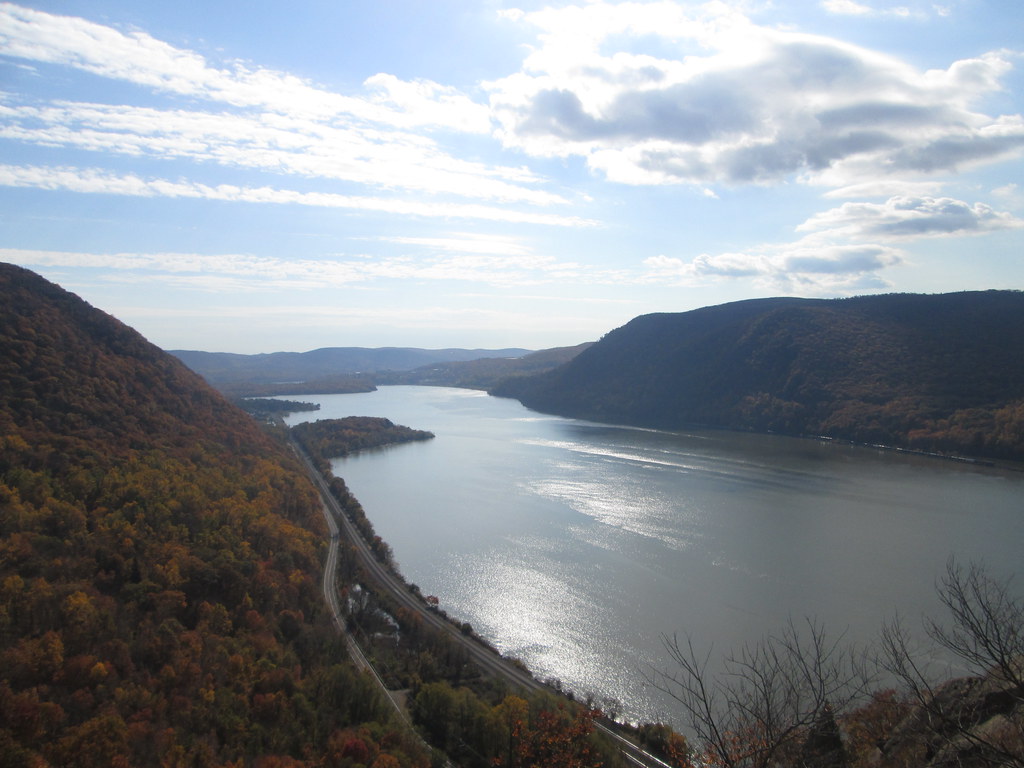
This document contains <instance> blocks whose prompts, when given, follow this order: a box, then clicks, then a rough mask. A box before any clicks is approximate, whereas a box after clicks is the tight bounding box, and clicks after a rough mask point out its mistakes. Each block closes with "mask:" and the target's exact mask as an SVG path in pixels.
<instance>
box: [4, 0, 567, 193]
mask: <svg viewBox="0 0 1024 768" xmlns="http://www.w3.org/2000/svg"><path fill="white" fill-rule="evenodd" d="M0 53H2V54H4V55H6V56H9V57H13V58H15V59H18V58H20V59H25V60H28V61H31V62H37V63H46V64H52V65H58V66H64V67H72V68H75V69H78V70H82V71H86V72H90V73H92V74H94V75H97V76H99V77H104V78H109V79H112V80H118V81H122V82H128V83H133V84H135V85H138V86H140V87H142V88H145V89H149V90H152V91H156V92H160V93H163V94H169V95H171V96H180V97H187V98H186V99H177V100H176V102H175V103H178V104H180V105H183V106H181V107H179V108H177V109H166V108H165V109H156V108H153V107H152V106H145V107H144V106H138V105H133V104H96V103H81V102H75V101H67V100H64V101H51V102H45V103H19V102H18V100H17V97H15V96H13V95H11V94H2V93H0V138H5V139H9V140H12V141H17V142H22V143H26V144H34V145H37V146H40V147H47V148H53V147H58V148H64V149H74V150H87V151H90V152H96V153H99V154H104V155H120V156H129V157H145V158H157V159H163V160H175V161H188V162H193V163H202V164H205V165H207V166H211V165H213V166H222V167H228V168H243V169H251V170H256V171H259V172H263V173H272V174H289V175H298V176H304V177H308V178H316V179H325V180H329V181H342V182H354V183H357V184H362V185H366V186H371V187H376V188H378V189H388V190H393V189H405V190H410V191H413V192H423V193H429V194H438V195H458V196H461V197H464V198H468V199H472V200H474V201H475V200H485V201H492V202H497V203H513V204H515V203H526V204H529V205H536V206H551V205H564V204H566V203H567V202H568V201H567V200H566V198H565V197H563V196H562V195H560V194H557V193H554V192H551V191H547V190H544V189H540V188H538V187H539V186H541V185H543V184H544V183H545V180H544V179H542V178H540V177H539V176H537V175H536V174H533V173H531V172H530V171H528V170H527V169H525V168H523V167H507V166H495V165H490V164H487V163H485V162H479V161H471V160H463V159H460V158H458V157H456V156H454V155H453V153H452V152H451V151H449V150H446V149H445V148H444V147H443V146H442V143H441V142H442V141H443V140H444V139H445V137H446V136H447V135H448V133H449V132H451V131H457V132H460V133H466V132H468V133H476V134H488V133H489V132H490V131H491V121H490V117H489V107H488V106H486V105H485V104H479V103H476V102H474V101H473V100H472V99H471V98H470V97H469V96H468V95H467V94H465V93H462V92H460V91H458V90H457V89H455V88H452V87H449V86H444V85H441V84H438V83H435V82H431V81H429V80H416V81H411V82H410V81H403V80H400V79H399V78H397V77H395V76H393V75H389V74H386V73H379V74H377V75H374V76H373V77H370V78H368V79H367V80H366V82H365V84H364V85H365V94H363V95H356V96H352V95H343V94H339V93H335V92H332V91H329V90H326V89H324V88H320V87H317V86H315V85H313V84H311V83H308V82H305V81H303V80H301V79H299V78H296V77H294V76H292V75H289V74H287V73H282V72H276V71H272V70H268V69H263V68H258V67H252V66H249V65H246V64H242V63H231V64H228V65H226V66H220V67H217V66H213V65H211V63H210V62H208V61H207V60H206V59H205V58H204V57H203V56H201V55H199V54H197V53H195V52H193V51H188V50H182V49H179V48H175V47H174V46H171V45H169V44H167V43H164V42H162V41H160V40H157V39H155V38H153V37H151V36H149V35H147V34H145V33H143V32H138V31H132V32H122V31H120V30H117V29H114V28H112V27H108V26H104V25H101V24H96V23H94V22H90V21H87V20H85V19H80V18H74V17H66V16H57V15H53V14H49V13H45V12H42V11H36V10H32V9H28V8H23V7H19V6H15V5H10V4H3V5H0ZM196 99H201V100H205V101H206V102H207V103H208V104H210V105H211V109H207V110H201V109H197V108H196V107H195V103H196V101H195V100H196ZM437 129H443V132H442V134H441V135H440V136H438V135H433V134H435V133H436V130H437ZM449 138H450V136H449ZM456 150H457V148H456Z"/></svg>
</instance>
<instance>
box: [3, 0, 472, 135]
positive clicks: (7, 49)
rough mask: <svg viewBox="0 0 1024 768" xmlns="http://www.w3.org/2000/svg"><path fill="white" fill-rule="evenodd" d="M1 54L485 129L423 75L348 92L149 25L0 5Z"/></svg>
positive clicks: (332, 110)
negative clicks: (120, 25)
mask: <svg viewBox="0 0 1024 768" xmlns="http://www.w3.org/2000/svg"><path fill="white" fill-rule="evenodd" d="M0 53H3V54H4V55H7V56H11V57H15V58H21V59H28V60H30V61H37V62H43V63H48V64H59V65H64V66H69V67H74V68H76V69H80V70H83V71H85V72H90V73H92V74H94V75H98V76H100V77H106V78H111V79H115V80H122V81H125V82H129V83H134V84H136V85H140V86H144V87H147V88H152V89H155V90H158V91H163V92H166V93H172V94H177V95H181V96H191V97H198V98H203V99H208V100H210V101H214V102H220V103H224V104H230V105H232V106H234V107H243V108H258V109H265V110H270V111H273V112H277V113H280V114H286V115H302V116H305V117H310V118H315V119H325V118H336V117H344V118H357V119H362V120H368V121H371V122H374V123H381V124H389V125H395V126H402V127H408V126H410V125H427V126H440V127H449V128H459V129H461V130H465V129H467V127H468V128H471V129H472V130H477V131H479V130H486V128H485V127H484V126H483V123H482V122H481V119H480V111H479V109H475V108H474V107H473V105H472V103H471V102H470V101H469V99H468V98H466V97H464V96H462V95H461V94H458V93H457V92H456V91H455V90H454V89H451V88H445V87H442V86H438V85H437V84H435V83H429V82H426V81H421V82H418V83H411V84H405V85H404V88H403V84H402V83H401V82H400V81H398V80H397V79H395V78H391V79H388V78H387V76H378V78H380V77H383V78H384V79H383V80H375V79H374V78H371V79H370V81H368V82H369V83H370V85H371V86H374V87H375V88H377V89H379V90H380V92H381V93H382V94H383V97H381V96H380V95H378V98H377V99H375V100H371V99H361V98H357V97H352V96H344V95H342V94H338V93H334V92H331V91H328V90H325V89H323V88H318V87H316V86H315V85H313V84H311V83H309V82H307V81H305V80H302V79H301V78H298V77H295V76H294V75H289V74H287V73H284V72H276V71H274V70H269V69H263V68H259V67H256V68H253V67H250V66H248V65H246V64H243V63H240V62H236V63H234V64H232V65H230V66H229V67H226V68H221V69H218V68H217V67H214V66H211V65H210V63H209V62H207V60H206V59H205V58H204V57H203V56H201V55H199V54H198V53H195V52H193V51H187V50H182V49H179V48H175V47H174V46H172V45H169V44H167V43H165V42H163V41H161V40H157V39H156V38H153V37H151V36H150V35H148V34H146V33H145V32H141V31H132V32H121V31H119V30H116V29H114V28H112V27H108V26H104V25H102V24H97V23H95V22H91V21H87V20H86V19H82V18H76V17H72V16H57V15H54V14H49V13H45V12H43V11H37V10H33V9H31V8H24V7H21V6H17V5H12V4H8V3H5V4H3V5H0ZM396 94H400V96H401V97H396Z"/></svg>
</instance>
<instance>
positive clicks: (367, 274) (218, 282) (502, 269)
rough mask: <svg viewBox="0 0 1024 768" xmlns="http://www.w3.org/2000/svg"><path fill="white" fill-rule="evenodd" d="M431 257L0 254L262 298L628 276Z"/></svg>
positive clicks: (460, 255) (507, 260)
mask: <svg viewBox="0 0 1024 768" xmlns="http://www.w3.org/2000/svg"><path fill="white" fill-rule="evenodd" d="M409 240H410V241H411V242H409V243H408V244H412V245H423V244H426V245H427V246H428V251H429V252H430V253H429V254H428V255H426V256H422V255H420V256H416V255H408V254H406V255H401V256H391V257H379V258H376V257H368V256H352V257H347V258H338V257H335V258H323V259H283V258H276V257H265V256H253V255H251V254H194V253H81V252H73V251H40V250H27V249H15V248H0V260H2V261H6V262H9V263H13V264H19V265H22V266H27V267H49V268H55V267H56V268H63V269H96V270H103V272H104V276H103V278H102V279H103V280H105V281H107V282H123V283H159V284H160V285H163V286H178V287H188V288H192V289H198V290H202V291H209V292H220V291H228V290H229V291H232V292H239V291H241V292H264V291H269V290H275V289H280V288H287V289H290V290H306V289H313V288H326V287H341V286H348V287H351V286H355V285H369V284H371V283H373V282H374V281H378V280H410V279H412V280H420V281H464V282H471V283H478V284H487V285H495V286H514V285H521V286H527V285H542V284H564V283H566V282H567V281H568V282H574V283H581V282H586V283H601V284H614V283H617V282H620V281H621V280H622V278H623V276H622V275H621V274H619V273H611V272H606V271H602V270H595V269H593V268H590V267H586V266H584V265H580V264H577V263H575V262H569V261H559V260H558V259H555V258H553V257H549V256H540V255H536V254H532V253H486V252H482V251H481V252H454V253H441V254H438V253H436V251H435V249H433V248H431V247H429V242H430V239H429V238H422V239H414V238H410V239H409Z"/></svg>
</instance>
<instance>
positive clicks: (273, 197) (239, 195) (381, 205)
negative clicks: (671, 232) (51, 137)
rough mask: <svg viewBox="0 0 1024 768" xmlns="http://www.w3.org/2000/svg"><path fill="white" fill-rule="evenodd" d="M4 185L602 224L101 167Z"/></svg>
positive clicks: (7, 170)
mask: <svg viewBox="0 0 1024 768" xmlns="http://www.w3.org/2000/svg"><path fill="white" fill-rule="evenodd" d="M0 186H7V187H22V188H34V189H50V190H66V191H69V192H83V193H90V194H108V195H128V196H132V197H170V198H192V199H203V200H222V201H232V202H243V203H274V204H283V205H287V204H290V205H308V206H315V207H321V208H350V209H356V210H362V211H375V212H381V213H395V214H401V215H406V216H424V217H452V218H462V219H481V220H486V221H505V222H515V223H522V224H543V225H548V226H559V227H589V226H595V225H596V224H597V222H595V221H592V220H588V219H583V218H579V217H575V216H558V215H555V214H548V213H538V212H536V211H520V210H513V209H511V208H500V207H496V206H488V205H476V204H471V203H448V202H437V203H432V202H423V201H420V200H408V199H401V198H385V197H364V196H355V195H339V194H335V193H330V192H299V191H297V190H292V189H278V188H274V187H268V186H264V187H240V186H237V185H233V184H218V185H207V184H199V183H196V182H189V181H170V180H168V179H144V178H142V177H140V176H137V175H135V174H114V173H109V172H107V171H103V170H100V169H96V168H67V167H65V168H50V167H46V166H16V165H0Z"/></svg>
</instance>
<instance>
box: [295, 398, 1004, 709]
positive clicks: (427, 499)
mask: <svg viewBox="0 0 1024 768" xmlns="http://www.w3.org/2000/svg"><path fill="white" fill-rule="evenodd" d="M302 399H304V400H312V401H314V402H317V403H319V404H320V410H319V411H315V412H307V413H296V414H292V415H291V416H289V417H288V419H287V420H288V423H289V424H295V423H298V422H300V421H306V420H311V419H327V418H341V417H344V416H383V417H386V418H389V419H391V420H392V421H393V422H395V423H397V424H404V425H406V426H409V427H413V428H415V429H425V430H430V431H431V432H434V433H435V435H436V438H435V439H434V440H431V441H428V442H424V443H411V444H406V445H400V446H394V447H391V448H386V449H382V450H374V451H369V452H364V453H361V454H358V455H355V456H352V457H350V458H347V459H342V460H337V461H335V462H334V472H335V474H337V475H339V476H341V477H343V478H344V479H345V481H346V483H348V485H349V487H350V489H351V490H352V492H353V493H354V494H355V496H356V497H357V498H358V499H359V500H360V502H361V503H362V505H363V507H364V509H365V510H366V513H367V515H368V516H369V518H370V520H371V521H372V522H373V525H374V527H375V528H376V530H377V533H378V534H380V535H381V536H382V537H383V538H384V539H385V540H386V541H387V542H388V543H389V544H390V545H391V547H392V549H393V551H394V553H395V558H396V561H397V562H398V564H399V567H400V569H401V571H402V573H403V574H404V575H405V577H406V579H407V580H408V581H410V582H414V583H416V584H417V585H418V586H419V587H420V588H421V590H422V591H423V593H424V594H432V595H436V596H438V597H439V598H440V601H441V607H442V608H444V609H445V610H446V611H447V612H448V613H449V614H451V615H453V616H455V617H457V618H458V619H460V620H462V621H468V622H470V623H471V624H472V625H473V627H474V629H475V630H476V631H477V632H478V633H479V634H480V635H482V636H483V637H485V638H487V639H488V640H489V641H490V642H492V643H493V644H494V645H495V646H496V647H498V648H499V649H500V650H501V651H502V652H503V653H505V654H507V655H510V656H515V657H518V658H519V659H521V660H522V661H524V662H525V663H526V664H527V665H528V666H529V668H530V669H531V670H533V672H534V673H535V674H536V675H537V676H538V677H541V678H557V679H559V680H560V681H562V683H563V685H564V686H565V687H566V688H568V689H571V690H573V691H574V692H576V693H578V694H584V695H585V694H587V693H593V694H595V695H597V696H598V698H599V700H600V697H613V698H615V699H617V700H619V701H620V702H621V703H622V712H623V713H624V715H625V716H627V717H629V718H630V719H634V720H636V719H645V720H646V719H661V720H666V721H669V722H675V721H677V720H678V709H677V707H676V706H674V703H673V701H672V699H671V698H670V697H667V696H665V695H664V694H662V693H661V692H659V691H658V690H656V689H653V688H652V687H651V686H650V685H648V684H647V682H646V678H647V675H648V674H649V672H650V670H652V669H666V668H668V667H669V666H670V661H669V659H668V655H667V653H666V652H665V649H664V644H663V638H664V637H665V636H670V635H672V634H674V633H678V634H679V636H680V637H683V636H686V635H689V636H690V637H692V638H693V641H694V643H695V645H696V646H697V648H699V649H705V650H706V649H708V648H710V647H711V646H712V645H713V646H714V649H715V652H716V653H717V652H719V651H721V652H722V653H725V652H727V651H728V650H730V649H732V648H736V647H738V646H739V645H741V644H742V643H744V642H750V641H754V640H757V639H758V638H760V637H761V636H762V635H765V634H769V633H772V632H775V631H777V630H778V629H780V628H781V627H782V626H783V625H784V624H785V623H786V622H787V620H789V619H790V618H793V619H794V620H797V621H802V620H803V619H804V618H805V617H813V618H815V619H816V620H818V621H819V622H821V623H823V624H824V625H825V626H826V628H827V629H828V630H829V631H830V632H831V633H833V634H835V635H839V634H841V633H845V636H846V639H847V640H849V641H850V642H868V641H871V640H873V639H874V638H875V637H877V634H878V631H879V629H880V627H881V625H882V623H883V622H884V621H886V620H887V619H890V618H892V617H893V615H894V614H895V613H896V612H899V614H900V615H901V617H902V618H903V619H904V620H905V621H906V623H907V624H908V625H909V626H910V627H911V628H914V629H919V628H920V618H921V616H922V615H924V614H928V615H931V616H936V617H938V616H941V609H940V606H939V605H938V603H937V600H936V598H935V583H936V580H937V579H938V578H939V577H940V576H941V574H942V572H943V571H944V569H945V566H946V563H947V560H948V559H949V557H950V556H956V557H957V558H958V559H960V560H962V561H964V562H967V561H977V562H984V563H985V564H986V565H987V566H988V568H989V569H990V571H991V572H992V574H993V575H996V576H1008V575H1010V574H1012V573H1013V571H1014V570H1015V569H1018V568H1019V567H1020V542H1022V541H1024V475H1022V474H1020V473H1014V472H1008V471H1002V470H998V469H994V468H988V467H980V466H972V465H969V464H960V463H955V462H946V461H940V460H935V459H930V458H926V457H920V456H913V455H905V454H899V453H895V452H891V451H882V450H876V449H871V448H864V447H854V446H847V445H839V444H834V443H829V442H822V441H815V440H801V439H796V438H787V437H780V436H773V435H753V434H744V433H735V432H725V431H692V432H685V433H666V432H657V431H651V430H640V429H633V428H628V427H615V426H608V425H601V424H594V423H590V422H582V421H576V420H572V419H564V418H559V417H554V416H547V415H543V414H539V413H535V412H533V411H530V410H528V409H526V408H524V407H522V406H521V405H520V404H519V403H517V402H515V401H512V400H504V399H499V398H493V397H489V396H487V395H485V394H483V393H480V392H475V391H470V390H459V389H446V388H435V387H383V388H381V389H380V390H378V391H376V392H371V393H365V394H351V395H318V396H310V395H303V396H302ZM922 637H923V636H922ZM952 672H953V673H955V670H953V671H952Z"/></svg>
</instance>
